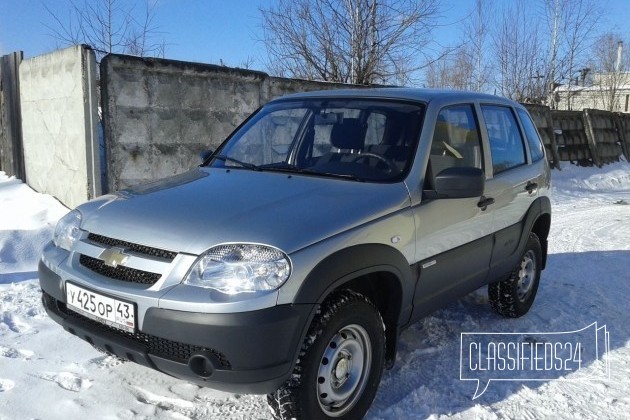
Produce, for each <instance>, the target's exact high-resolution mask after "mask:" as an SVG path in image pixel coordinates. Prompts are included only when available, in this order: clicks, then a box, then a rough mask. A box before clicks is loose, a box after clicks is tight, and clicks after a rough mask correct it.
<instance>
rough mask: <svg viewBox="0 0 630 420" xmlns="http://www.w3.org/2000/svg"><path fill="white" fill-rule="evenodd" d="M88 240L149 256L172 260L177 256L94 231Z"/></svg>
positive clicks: (175, 253) (174, 253) (173, 253)
mask: <svg viewBox="0 0 630 420" xmlns="http://www.w3.org/2000/svg"><path fill="white" fill-rule="evenodd" d="M88 240H90V241H92V242H94V243H97V244H99V245H104V246H106V247H108V248H111V247H113V246H116V247H119V248H124V249H128V250H129V251H133V252H136V253H138V254H142V255H147V256H150V257H158V258H164V259H165V260H168V261H173V260H174V259H175V257H176V256H177V252H173V251H166V250H164V249H159V248H151V247H149V246H144V245H139V244H134V243H131V242H127V241H121V240H119V239H114V238H108V237H107V236H102V235H97V234H96V233H90V234H89V235H88Z"/></svg>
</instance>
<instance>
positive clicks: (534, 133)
mask: <svg viewBox="0 0 630 420" xmlns="http://www.w3.org/2000/svg"><path fill="white" fill-rule="evenodd" d="M516 112H518V116H519V117H520V119H521V124H523V129H524V130H525V137H527V144H529V153H530V154H531V155H532V162H536V161H539V160H540V159H542V158H543V157H544V156H545V155H544V152H543V145H542V142H541V141H540V136H539V135H538V130H537V129H536V126H535V125H534V122H533V121H532V119H531V117H530V116H529V114H528V113H527V112H526V111H524V110H522V109H517V110H516Z"/></svg>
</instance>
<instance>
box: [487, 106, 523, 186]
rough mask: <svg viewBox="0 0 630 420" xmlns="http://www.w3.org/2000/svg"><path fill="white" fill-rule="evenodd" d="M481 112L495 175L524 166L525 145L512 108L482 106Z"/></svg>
mask: <svg viewBox="0 0 630 420" xmlns="http://www.w3.org/2000/svg"><path fill="white" fill-rule="evenodd" d="M481 111H482V112H483V118H484V121H485V124H486V129H487V131H488V138H489V140H490V152H491V155H492V168H493V170H494V173H495V174H497V173H500V172H503V171H506V170H508V169H511V168H514V167H517V166H520V165H524V164H525V163H526V160H525V145H524V144H523V138H522V137H521V130H520V129H519V127H518V124H517V123H516V117H515V115H514V113H513V112H512V108H509V107H506V106H498V105H482V106H481Z"/></svg>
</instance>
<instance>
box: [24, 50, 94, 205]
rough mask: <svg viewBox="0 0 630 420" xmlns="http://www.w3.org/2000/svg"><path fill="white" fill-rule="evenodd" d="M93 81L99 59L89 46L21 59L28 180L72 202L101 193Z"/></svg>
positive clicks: (45, 190) (33, 186) (77, 202)
mask: <svg viewBox="0 0 630 420" xmlns="http://www.w3.org/2000/svg"><path fill="white" fill-rule="evenodd" d="M95 87H96V59H95V57H94V52H93V51H92V50H90V49H89V48H88V47H85V46H73V47H70V48H66V49H63V50H58V51H55V52H52V53H50V54H46V55H41V56H38V57H34V58H30V59H28V60H24V61H22V63H21V65H20V101H21V114H22V139H23V147H24V165H25V171H26V179H27V182H28V184H29V185H30V186H31V187H32V188H33V189H35V190H37V191H39V192H43V193H47V194H51V195H53V196H55V197H56V198H57V199H59V200H60V201H61V202H62V203H64V204H65V205H67V206H68V207H74V206H76V205H78V204H80V203H82V202H84V201H86V200H88V199H90V198H93V197H96V196H98V195H100V194H101V185H100V162H99V159H98V138H97V130H96V128H97V124H98V123H97V118H98V115H97V105H96V90H95Z"/></svg>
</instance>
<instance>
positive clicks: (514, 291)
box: [488, 233, 542, 318]
mask: <svg viewBox="0 0 630 420" xmlns="http://www.w3.org/2000/svg"><path fill="white" fill-rule="evenodd" d="M541 267H542V248H541V246H540V240H539V239H538V236H536V234H534V233H530V234H529V238H528V239H527V245H526V247H525V251H523V255H522V257H521V259H520V260H519V263H518V264H517V265H516V267H514V270H513V271H512V273H511V274H510V277H509V278H508V279H507V280H504V281H500V282H496V283H490V284H489V285H488V299H489V300H490V306H491V307H492V309H493V310H494V311H495V312H497V313H498V314H500V315H503V316H505V317H509V318H518V317H521V316H523V315H525V314H526V313H527V311H529V308H530V307H531V306H532V303H534V299H535V298H536V292H537V291H538V283H539V282H540V271H541Z"/></svg>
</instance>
